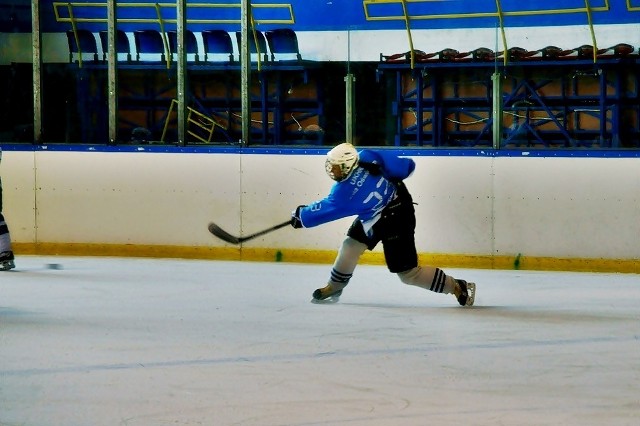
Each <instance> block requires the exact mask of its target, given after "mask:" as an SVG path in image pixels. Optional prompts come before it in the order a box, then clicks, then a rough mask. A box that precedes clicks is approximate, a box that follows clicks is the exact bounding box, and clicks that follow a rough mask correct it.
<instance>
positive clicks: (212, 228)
mask: <svg viewBox="0 0 640 426" xmlns="http://www.w3.org/2000/svg"><path fill="white" fill-rule="evenodd" d="M290 223H291V219H289V220H287V221H286V222H282V223H279V224H277V225H274V226H272V227H271V228H267V229H265V230H262V231H260V232H256V233H255V234H251V235H247V236H246V237H235V236H233V235H231V234H230V233H228V232H227V231H225V230H224V229H222V228H220V227H219V226H218V225H216V224H215V223H213V222H211V223H210V224H209V226H208V229H209V232H211V233H212V234H213V235H215V236H216V237H218V238H220V239H221V240H223V241H226V242H228V243H231V244H240V243H243V242H245V241H249V240H253V239H254V238H257V237H260V236H262V235H264V234H268V233H269V232H273V231H275V230H277V229H280V228H284V227H285V226H287V225H289V224H290Z"/></svg>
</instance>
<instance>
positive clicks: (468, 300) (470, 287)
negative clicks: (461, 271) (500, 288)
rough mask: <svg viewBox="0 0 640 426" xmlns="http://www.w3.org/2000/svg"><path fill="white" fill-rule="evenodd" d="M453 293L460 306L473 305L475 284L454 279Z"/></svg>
mask: <svg viewBox="0 0 640 426" xmlns="http://www.w3.org/2000/svg"><path fill="white" fill-rule="evenodd" d="M453 293H454V294H455V296H456V299H458V303H459V304H460V306H473V302H474V301H475V298H476V284H475V283H468V282H466V281H465V280H458V279H456V287H455V289H454V290H453Z"/></svg>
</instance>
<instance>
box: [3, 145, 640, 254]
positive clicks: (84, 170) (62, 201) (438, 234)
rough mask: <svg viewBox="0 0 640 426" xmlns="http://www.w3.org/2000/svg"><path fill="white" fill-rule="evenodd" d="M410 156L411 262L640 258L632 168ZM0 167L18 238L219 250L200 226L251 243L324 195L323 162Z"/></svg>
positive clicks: (128, 160)
mask: <svg viewBox="0 0 640 426" xmlns="http://www.w3.org/2000/svg"><path fill="white" fill-rule="evenodd" d="M413 158H414V159H415V161H416V163H417V168H416V172H415V173H414V175H413V176H411V177H410V178H409V179H408V180H407V186H408V187H409V189H410V190H411V192H412V194H413V197H414V201H415V202H416V203H418V205H417V206H416V212H417V216H418V228H417V230H416V236H417V246H418V251H419V252H421V253H444V254H477V255H517V254H518V253H526V254H527V255H532V256H543V257H580V258H608V259H634V258H638V257H640V243H638V241H640V221H639V220H638V217H640V200H638V197H639V195H638V194H640V168H638V167H637V159H633V158H620V159H614V158H557V157H547V158H543V157H495V158H493V157H483V156H477V157H476V156H460V157H458V156H446V157H444V156H443V157H436V156H416V157H413ZM1 167H2V171H1V172H2V179H3V185H4V201H5V203H4V204H5V215H6V217H7V221H8V223H9V225H10V229H11V232H12V238H13V240H14V241H15V242H21V243H35V242H47V243H92V244H134V245H135V244H140V245H175V246H207V247H210V246H214V247H215V246H220V247H223V246H225V243H223V242H221V241H217V240H215V239H212V238H211V236H210V235H209V234H208V233H207V232H206V224H207V223H208V222H209V221H215V222H216V223H218V224H219V225H220V226H222V227H223V228H224V229H226V230H228V231H229V232H231V233H233V234H244V235H246V234H250V233H253V232H256V231H260V230H262V229H264V228H267V227H269V226H272V225H275V224H277V223H280V222H283V221H285V220H287V218H288V217H289V215H290V212H291V211H292V210H293V209H295V207H296V206H297V205H299V204H308V203H309V202H311V201H313V200H316V199H318V198H321V197H323V196H324V195H325V194H326V193H327V192H328V191H329V189H330V186H331V181H330V180H329V179H328V178H327V176H326V175H325V172H324V156H323V155H267V154H264V155H260V154H245V155H238V154H207V153H198V154H191V153H148V152H139V153H123V152H118V153H109V152H64V151H38V152H35V153H34V152H19V151H6V152H4V153H3V161H2V166H1ZM34 188H36V189H34ZM34 212H36V213H35V216H34ZM350 222H351V219H343V220H340V221H337V222H335V223H331V224H327V225H325V226H322V227H318V228H316V229H308V230H302V231H299V230H293V229H290V228H284V229H282V230H279V231H277V232H273V233H271V234H268V235H265V236H264V237H260V238H257V239H255V240H252V241H251V242H249V243H247V247H256V248H282V249H285V248H286V249H314V250H335V249H336V248H337V247H338V245H339V244H340V241H341V239H342V237H343V235H344V232H345V231H346V228H347V227H348V225H349V224H350Z"/></svg>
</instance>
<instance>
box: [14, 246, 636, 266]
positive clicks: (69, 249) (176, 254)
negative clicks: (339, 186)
mask: <svg viewBox="0 0 640 426" xmlns="http://www.w3.org/2000/svg"><path fill="white" fill-rule="evenodd" d="M13 249H14V252H15V253H16V256H18V257H19V256H20V255H40V256H55V255H58V256H114V257H148V258H177V259H201V260H235V261H258V262H291V263H316V264H332V263H333V260H334V259H335V256H336V254H337V252H336V251H332V250H307V249H278V248H249V247H206V246H204V247H191V246H160V245H134V244H85V243H17V242H16V243H13ZM419 261H420V264H422V265H431V266H437V267H440V268H468V269H502V270H513V269H522V270H535V271H567V272H620V273H635V274H638V273H640V259H593V258H555V257H536V256H526V255H521V254H518V255H517V256H490V255H469V254H438V253H421V254H420V255H419ZM360 263H361V264H366V265H384V264H385V261H384V255H383V253H382V252H378V251H376V252H366V253H365V254H364V255H362V258H361V259H360Z"/></svg>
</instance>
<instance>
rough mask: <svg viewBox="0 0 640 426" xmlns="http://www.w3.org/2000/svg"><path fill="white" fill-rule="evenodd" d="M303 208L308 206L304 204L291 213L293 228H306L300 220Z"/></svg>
mask: <svg viewBox="0 0 640 426" xmlns="http://www.w3.org/2000/svg"><path fill="white" fill-rule="evenodd" d="M303 207H307V206H306V205H304V204H303V205H300V206H298V207H296V209H295V210H294V211H292V212H291V226H293V227H294V228H295V229H300V228H304V225H302V221H301V220H300V209H302V208H303Z"/></svg>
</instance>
